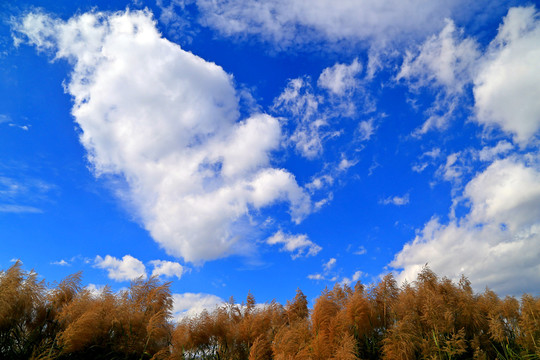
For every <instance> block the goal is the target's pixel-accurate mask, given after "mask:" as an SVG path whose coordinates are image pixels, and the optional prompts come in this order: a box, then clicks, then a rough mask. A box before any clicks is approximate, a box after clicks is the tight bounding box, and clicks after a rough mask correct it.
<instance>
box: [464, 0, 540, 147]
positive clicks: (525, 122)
mask: <svg viewBox="0 0 540 360" xmlns="http://www.w3.org/2000/svg"><path fill="white" fill-rule="evenodd" d="M539 63H540V20H539V15H538V12H537V11H536V9H535V8H534V7H532V6H531V7H527V8H512V9H510V10H509V11H508V15H507V16H506V17H505V18H504V22H503V24H502V25H501V26H500V27H499V32H498V34H497V36H496V38H495V39H494V40H493V41H492V43H491V44H490V47H489V49H488V51H487V53H486V55H485V56H484V58H483V59H482V62H481V65H480V70H479V72H478V74H477V76H476V77H475V79H474V98H475V109H476V115H477V120H478V121H479V122H480V123H482V124H486V125H498V126H500V127H501V128H502V130H503V131H505V132H509V133H511V134H512V135H513V136H514V140H515V141H517V142H518V143H520V144H521V145H525V144H527V143H528V142H529V141H530V140H531V138H532V137H533V136H534V135H536V134H537V133H538V130H539V129H540V101H538V99H540V67H539V66H538V64H539Z"/></svg>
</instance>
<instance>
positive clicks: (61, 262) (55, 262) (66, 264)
mask: <svg viewBox="0 0 540 360" xmlns="http://www.w3.org/2000/svg"><path fill="white" fill-rule="evenodd" d="M51 264H52V265H60V266H69V265H71V264H70V263H68V262H67V261H66V260H64V259H62V260H60V261H53V262H52V263H51Z"/></svg>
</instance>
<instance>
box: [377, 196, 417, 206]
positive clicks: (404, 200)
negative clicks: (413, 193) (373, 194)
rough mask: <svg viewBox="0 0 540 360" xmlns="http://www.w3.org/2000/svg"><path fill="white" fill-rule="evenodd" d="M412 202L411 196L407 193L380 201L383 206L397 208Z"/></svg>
mask: <svg viewBox="0 0 540 360" xmlns="http://www.w3.org/2000/svg"><path fill="white" fill-rule="evenodd" d="M409 201H410V195H409V193H406V194H405V195H403V196H390V197H388V198H386V199H383V200H381V201H380V203H381V204H383V205H390V204H392V205H396V206H403V205H407V204H408V203H409Z"/></svg>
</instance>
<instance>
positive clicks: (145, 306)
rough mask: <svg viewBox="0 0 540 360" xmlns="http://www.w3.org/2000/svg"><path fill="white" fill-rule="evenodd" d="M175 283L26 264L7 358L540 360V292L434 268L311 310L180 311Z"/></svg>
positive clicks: (1, 301)
mask: <svg viewBox="0 0 540 360" xmlns="http://www.w3.org/2000/svg"><path fill="white" fill-rule="evenodd" d="M172 309H173V300H172V294H171V291H170V283H162V282H160V281H159V280H158V279H157V278H155V277H153V278H150V279H148V280H142V279H139V280H135V281H133V282H132V283H131V286H130V287H129V289H127V290H125V291H120V292H113V291H111V289H110V288H109V287H105V288H104V289H103V290H102V291H101V292H99V293H95V292H91V291H90V290H88V289H86V288H83V287H82V286H81V273H76V274H74V275H71V276H68V277H67V278H66V279H64V280H63V281H61V282H60V283H58V284H56V285H55V286H54V287H47V286H46V285H45V283H44V281H43V280H42V281H39V280H38V278H37V274H36V273H35V272H32V271H30V272H27V271H24V270H23V269H22V267H21V264H20V262H17V263H15V264H14V265H13V266H11V267H10V268H9V269H7V270H5V271H1V272H0V358H1V359H184V360H195V359H213V360H243V359H246V360H271V359H276V360H293V359H294V360H304V359H305V360H308V359H309V360H326V359H335V360H349V359H350V360H352V359H540V297H533V296H531V295H523V296H522V297H521V299H520V300H518V299H516V298H514V297H505V298H503V299H501V298H499V296H497V294H495V293H494V292H493V291H491V290H489V289H486V290H485V291H484V292H483V293H480V294H475V293H474V292H473V290H472V287H471V283H470V282H469V280H468V279H467V278H466V277H462V278H461V279H460V280H459V282H458V283H454V282H452V281H451V280H449V279H447V278H439V277H438V276H437V275H436V274H435V273H434V272H433V271H432V270H431V269H430V268H429V267H424V268H423V269H422V271H421V272H420V273H419V274H418V276H417V279H416V281H414V282H412V283H405V284H404V285H402V286H401V287H399V286H398V284H397V283H396V280H395V279H394V277H393V276H392V274H388V275H386V276H385V277H384V278H382V279H381V281H379V283H377V284H374V285H371V286H367V287H366V286H364V285H363V284H361V283H360V282H358V283H356V284H355V285H354V286H352V287H351V286H348V285H342V284H336V285H335V286H334V287H333V288H332V289H325V290H324V291H322V293H321V295H320V296H319V297H318V298H317V299H316V300H315V301H314V305H313V309H309V307H308V301H307V299H306V296H305V295H304V294H303V293H302V292H301V291H300V290H297V292H296V295H295V297H294V298H293V299H291V300H290V301H287V303H286V304H284V305H281V304H279V303H277V302H271V303H266V304H257V303H256V302H255V298H254V297H253V295H252V294H248V295H247V298H246V300H245V301H243V302H242V303H236V302H235V301H234V299H232V298H231V300H229V301H228V302H227V303H224V304H223V305H222V306H220V307H217V308H216V309H214V310H212V311H204V312H202V313H200V314H199V315H197V316H193V317H184V318H182V319H180V320H179V321H178V322H175V321H173V317H172Z"/></svg>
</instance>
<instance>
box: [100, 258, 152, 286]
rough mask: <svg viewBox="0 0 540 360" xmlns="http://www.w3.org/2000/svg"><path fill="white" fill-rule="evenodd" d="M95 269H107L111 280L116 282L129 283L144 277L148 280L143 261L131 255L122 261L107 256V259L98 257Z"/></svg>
mask: <svg viewBox="0 0 540 360" xmlns="http://www.w3.org/2000/svg"><path fill="white" fill-rule="evenodd" d="M94 262H95V267H98V268H100V269H106V270H107V272H108V277H109V279H112V280H115V281H129V280H133V279H137V278H139V277H142V278H143V279H146V268H145V266H144V264H143V263H142V261H140V260H139V259H136V258H134V257H133V256H131V255H125V256H124V257H123V258H122V260H119V259H117V258H115V257H113V256H110V255H107V256H105V258H102V257H101V256H99V255H98V256H96V258H95V260H94Z"/></svg>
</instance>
